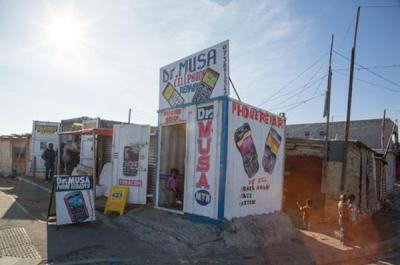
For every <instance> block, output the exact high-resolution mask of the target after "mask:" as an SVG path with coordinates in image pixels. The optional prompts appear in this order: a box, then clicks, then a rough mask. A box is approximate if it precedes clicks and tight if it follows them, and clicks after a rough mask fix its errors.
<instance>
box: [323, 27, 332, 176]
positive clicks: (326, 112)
mask: <svg viewBox="0 0 400 265" xmlns="http://www.w3.org/2000/svg"><path fill="white" fill-rule="evenodd" d="M333 40H334V35H333V34H332V39H331V50H330V52H329V67H328V82H327V86H326V98H325V109H324V115H325V116H326V128H325V161H324V162H325V163H324V166H325V171H324V176H323V177H324V179H325V180H326V177H327V174H328V156H329V117H330V113H331V84H332V51H333Z"/></svg>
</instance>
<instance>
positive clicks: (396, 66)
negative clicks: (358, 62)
mask: <svg viewBox="0 0 400 265" xmlns="http://www.w3.org/2000/svg"><path fill="white" fill-rule="evenodd" d="M399 67H400V64H392V65H378V66H368V67H355V69H357V70H361V69H364V70H365V69H388V68H399ZM333 70H335V71H345V70H349V68H336V69H333Z"/></svg>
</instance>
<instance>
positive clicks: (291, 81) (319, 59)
mask: <svg viewBox="0 0 400 265" xmlns="http://www.w3.org/2000/svg"><path fill="white" fill-rule="evenodd" d="M327 54H328V52H325V53H324V54H323V55H322V56H321V57H319V58H318V59H317V60H316V61H315V62H313V63H312V64H311V65H310V66H308V67H307V68H306V69H305V70H304V71H302V72H301V73H300V74H298V75H297V76H296V77H295V78H293V79H292V80H290V81H289V83H287V84H286V85H284V86H283V87H281V88H280V89H278V91H276V92H275V93H274V94H272V95H271V96H270V97H269V98H268V99H266V100H264V101H263V102H261V103H260V104H258V107H260V106H262V105H264V104H265V103H267V102H269V101H270V100H273V99H274V97H275V96H276V95H278V94H279V93H280V92H281V91H283V90H284V89H285V88H287V87H289V86H290V85H291V84H292V83H293V82H294V81H296V80H297V79H298V78H299V77H301V76H302V75H303V74H304V73H306V72H307V71H308V70H310V69H311V68H313V67H314V66H315V65H316V64H317V63H318V62H319V61H321V60H322V59H323V58H324V57H325V56H326V55H327Z"/></svg>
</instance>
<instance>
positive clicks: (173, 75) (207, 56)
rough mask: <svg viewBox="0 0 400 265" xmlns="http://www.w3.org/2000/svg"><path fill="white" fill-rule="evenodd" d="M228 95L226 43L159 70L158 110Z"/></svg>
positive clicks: (227, 50) (227, 47)
mask: <svg viewBox="0 0 400 265" xmlns="http://www.w3.org/2000/svg"><path fill="white" fill-rule="evenodd" d="M228 95H229V42H228V41H224V42H221V43H219V44H217V45H214V46H212V47H210V48H207V49H205V50H202V51H200V52H197V53H195V54H192V55H190V56H187V57H185V58H183V59H181V60H178V61H176V62H174V63H171V64H169V65H167V66H164V67H162V68H161V69H160V103H159V109H160V110H162V109H166V108H171V107H178V106H181V105H183V104H185V103H196V104H197V103H201V102H205V101H207V100H209V99H210V98H215V97H218V96H228Z"/></svg>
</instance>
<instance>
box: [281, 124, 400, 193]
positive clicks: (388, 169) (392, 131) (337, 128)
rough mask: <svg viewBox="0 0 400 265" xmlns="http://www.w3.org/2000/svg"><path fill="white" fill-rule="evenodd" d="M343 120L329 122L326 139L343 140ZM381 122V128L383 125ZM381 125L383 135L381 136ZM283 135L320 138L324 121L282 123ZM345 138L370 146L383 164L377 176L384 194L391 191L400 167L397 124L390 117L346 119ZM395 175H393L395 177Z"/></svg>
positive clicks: (324, 132)
mask: <svg viewBox="0 0 400 265" xmlns="http://www.w3.org/2000/svg"><path fill="white" fill-rule="evenodd" d="M345 125H346V122H344V121H338V122H333V123H331V124H330V130H329V139H330V140H339V141H340V140H344V135H345ZM383 125H384V128H383ZM382 128H383V135H382ZM286 137H287V138H306V139H319V140H324V139H325V137H326V128H325V123H306V124H292V125H287V126H286ZM349 139H350V140H352V141H357V142H361V143H363V144H364V145H365V146H367V147H368V148H371V149H372V150H373V151H374V152H375V153H376V156H377V157H380V158H382V160H383V161H384V166H382V167H381V168H379V169H380V170H382V173H381V175H383V176H384V178H383V180H382V182H383V183H382V189H383V191H384V193H386V192H388V193H391V192H392V191H393V186H394V184H395V182H396V178H399V177H400V176H398V175H397V174H398V173H396V171H397V172H399V168H400V157H399V150H400V149H399V143H398V126H397V125H396V124H395V122H394V121H392V120H391V119H385V123H384V124H383V119H368V120H354V121H351V122H350V133H349ZM396 175H397V176H396Z"/></svg>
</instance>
